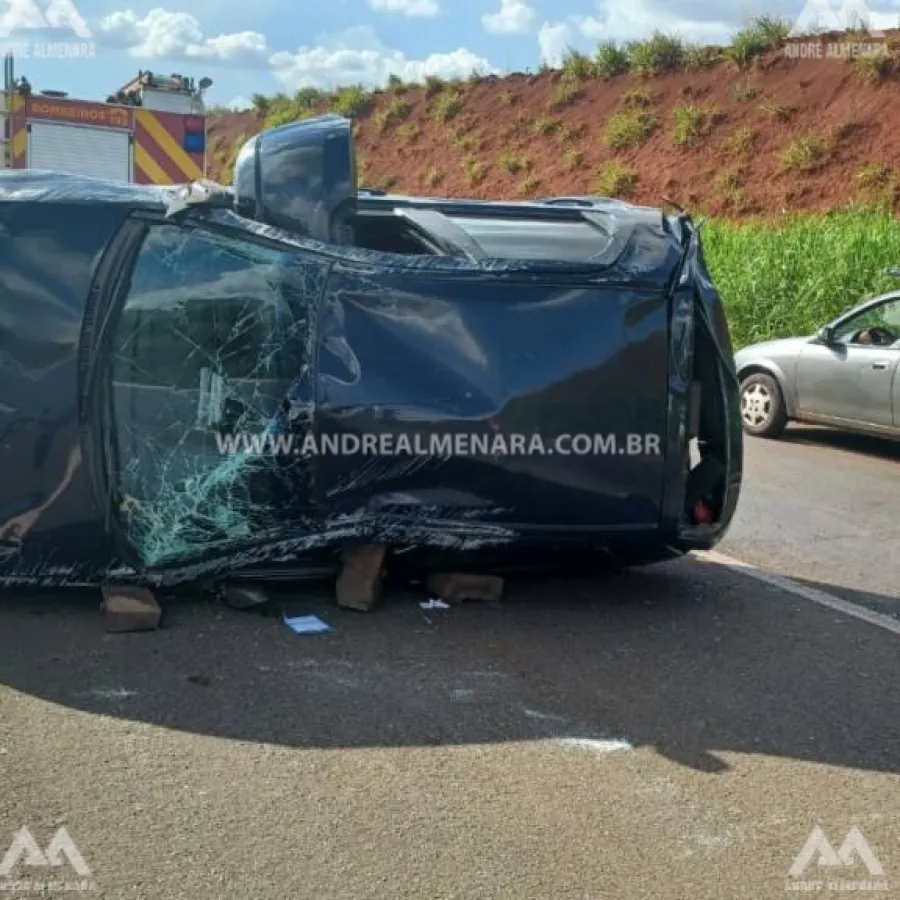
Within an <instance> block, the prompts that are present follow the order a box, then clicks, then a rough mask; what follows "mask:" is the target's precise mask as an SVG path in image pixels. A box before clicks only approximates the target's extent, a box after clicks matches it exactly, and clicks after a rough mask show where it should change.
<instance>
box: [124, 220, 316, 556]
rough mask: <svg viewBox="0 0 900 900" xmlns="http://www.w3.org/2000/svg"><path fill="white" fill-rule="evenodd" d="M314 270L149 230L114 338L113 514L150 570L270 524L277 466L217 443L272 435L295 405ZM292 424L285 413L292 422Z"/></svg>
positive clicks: (250, 246) (262, 249) (229, 243)
mask: <svg viewBox="0 0 900 900" xmlns="http://www.w3.org/2000/svg"><path fill="white" fill-rule="evenodd" d="M317 273H321V270H320V269H319V268H318V267H317V265H316V264H315V263H309V264H307V265H304V261H303V260H302V259H300V258H298V257H297V255H295V253H293V252H285V251H282V250H279V249H272V248H270V247H268V246H264V245H261V244H257V243H255V242H252V241H247V240H242V239H233V238H229V237H225V236H221V235H218V234H214V233H211V232H207V231H204V230H201V229H196V228H183V227H180V226H177V225H168V224H167V225H159V226H155V227H152V228H151V229H150V230H149V232H148V234H147V237H146V240H145V242H144V244H143V247H142V249H141V252H140V254H139V257H138V260H137V263H136V265H135V268H134V271H133V273H132V277H131V284H130V288H129V291H128V294H127V297H126V299H125V302H124V305H123V308H122V311H121V316H120V319H119V323H118V326H117V329H116V333H115V337H114V342H113V354H114V357H113V364H112V381H113V396H114V410H115V437H116V449H117V455H118V471H119V475H118V480H119V483H118V488H119V495H120V504H121V509H120V517H121V520H122V523H123V527H124V529H125V532H126V536H127V537H128V539H129V540H130V542H131V543H132V545H133V546H134V548H135V549H136V550H137V552H138V554H139V556H140V558H141V560H142V561H143V563H144V564H145V565H147V566H149V567H151V568H152V567H155V566H160V565H163V564H166V563H169V562H176V561H182V560H188V559H193V558H195V557H197V555H198V554H203V553H205V552H208V551H213V550H215V548H216V547H217V546H219V545H220V544H222V543H223V542H228V543H230V544H232V545H234V543H235V542H242V541H251V540H254V539H256V538H262V537H265V536H266V534H267V533H268V532H269V531H270V530H271V529H273V528H274V527H276V521H275V513H276V509H277V504H276V503H274V502H273V499H272V497H273V494H278V493H279V492H278V491H277V482H278V479H279V477H280V476H283V475H285V474H286V473H285V472H284V463H283V461H282V462H279V463H278V466H280V467H281V468H280V469H279V468H277V467H276V465H275V463H274V462H273V461H272V460H270V459H267V458H265V457H264V456H256V457H252V456H248V455H247V454H246V452H244V453H229V452H227V449H226V448H224V447H223V443H222V436H223V435H225V434H228V433H235V432H253V433H263V432H265V431H267V430H271V429H274V428H278V427H280V426H279V421H280V418H279V413H280V411H281V410H282V409H283V407H284V403H285V398H286V397H287V396H288V395H289V394H290V393H291V388H292V386H293V387H294V390H293V393H292V396H293V399H294V401H295V404H296V403H297V402H300V404H301V405H302V398H301V397H300V396H299V393H298V392H300V393H302V390H303V388H302V384H303V374H304V370H305V366H306V362H307V359H308V350H307V340H308V337H309V316H308V309H309V305H310V303H312V302H314V300H315V298H316V296H318V294H319V293H320V291H321V283H320V281H318V280H317V278H316V274H317ZM294 418H296V417H294Z"/></svg>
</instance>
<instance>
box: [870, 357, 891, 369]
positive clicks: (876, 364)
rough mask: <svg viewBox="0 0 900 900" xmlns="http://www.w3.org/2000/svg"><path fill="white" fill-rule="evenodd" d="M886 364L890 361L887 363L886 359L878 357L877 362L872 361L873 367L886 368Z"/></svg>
mask: <svg viewBox="0 0 900 900" xmlns="http://www.w3.org/2000/svg"><path fill="white" fill-rule="evenodd" d="M888 365H890V363H888V361H887V360H886V359H880V360H878V362H873V363H872V368H873V369H886V368H887V367H888Z"/></svg>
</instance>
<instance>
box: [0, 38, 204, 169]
mask: <svg viewBox="0 0 900 900" xmlns="http://www.w3.org/2000/svg"><path fill="white" fill-rule="evenodd" d="M211 84H212V81H211V80H210V79H209V78H203V79H201V80H200V82H199V84H195V83H194V81H193V79H190V78H184V77H182V76H181V75H177V74H176V75H170V76H161V75H158V74H155V73H153V72H146V71H140V72H138V75H137V77H136V78H134V79H133V80H132V81H130V82H129V83H128V84H126V85H124V86H123V87H122V88H120V89H119V90H118V91H116V92H115V93H114V94H110V95H109V96H108V97H107V99H106V102H105V103H94V102H91V101H88V100H74V99H72V98H70V97H69V96H68V94H66V93H65V92H63V91H53V90H44V91H34V90H33V88H32V86H31V84H30V83H29V82H28V81H27V79H25V78H17V77H16V72H15V60H14V58H13V55H12V54H7V55H6V58H5V66H4V89H3V96H2V98H0V117H2V125H3V129H2V135H3V153H2V163H0V167H2V168H10V169H49V170H53V171H56V172H72V173H74V174H78V175H91V176H94V177H97V178H106V179H112V180H115V181H124V182H134V183H137V184H184V183H187V182H190V181H195V180H197V179H199V178H203V177H205V175H206V110H205V106H204V102H203V93H204V91H205V90H206V89H207V88H208V87H209V86H210V85H211Z"/></svg>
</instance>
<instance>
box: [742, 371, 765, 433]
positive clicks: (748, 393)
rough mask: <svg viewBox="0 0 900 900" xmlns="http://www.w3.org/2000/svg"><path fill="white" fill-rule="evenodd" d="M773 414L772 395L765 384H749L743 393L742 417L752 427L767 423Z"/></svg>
mask: <svg viewBox="0 0 900 900" xmlns="http://www.w3.org/2000/svg"><path fill="white" fill-rule="evenodd" d="M771 415H772V395H771V394H770V393H769V390H768V388H767V387H766V386H765V385H764V384H759V382H756V383H754V384H749V385H747V387H746V388H745V389H744V391H743V392H742V393H741V418H742V419H743V420H744V423H745V424H747V425H749V426H750V427H751V428H760V427H761V426H763V425H765V424H766V422H767V421H768V420H769V418H770V417H771Z"/></svg>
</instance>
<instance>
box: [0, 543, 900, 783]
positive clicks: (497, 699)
mask: <svg viewBox="0 0 900 900" xmlns="http://www.w3.org/2000/svg"><path fill="white" fill-rule="evenodd" d="M303 590H304V591H305V593H304V594H303V595H291V594H284V595H280V597H279V601H280V603H282V604H283V605H284V607H285V608H287V609H289V611H291V612H301V611H302V612H305V613H316V614H318V615H320V616H321V617H322V618H324V619H326V620H327V621H328V622H329V623H330V624H331V625H332V626H334V629H335V630H334V632H333V633H332V634H330V635H326V636H318V637H298V636H296V635H294V634H293V633H291V632H290V631H289V630H288V629H287V628H286V627H285V626H284V625H283V624H282V622H281V621H280V618H279V617H278V616H269V617H266V616H262V615H259V614H257V613H235V612H231V611H229V610H226V609H224V608H222V607H220V606H218V605H216V604H214V603H212V602H206V601H199V600H196V601H189V602H181V603H179V604H177V605H176V606H175V607H174V608H173V609H172V611H171V613H170V616H169V620H168V626H167V627H166V628H165V629H164V630H162V631H160V632H158V633H155V634H144V635H117V636H108V635H104V634H103V632H102V622H101V620H100V617H99V614H98V612H97V605H96V597H92V596H89V597H88V598H87V599H88V600H89V602H79V601H77V600H75V599H68V600H66V599H60V598H59V596H57V597H55V598H46V597H45V598H24V597H23V598H10V599H9V600H8V601H4V603H3V604H2V605H0V683H2V684H3V685H5V686H7V687H8V688H12V689H14V690H16V691H19V692H24V693H26V694H30V695H34V696H36V697H39V698H41V699H43V700H46V701H49V702H52V703H55V704H61V705H63V706H66V707H69V708H71V709H74V710H81V711H84V712H88V713H95V714H103V715H107V716H115V717H120V718H124V719H128V720H133V721H138V722H145V723H152V724H154V725H157V726H162V727H164V728H169V729H178V730H181V731H188V732H194V733H199V734H204V735H215V736H219V737H224V738H231V739H236V740H241V741H253V742H267V743H272V744H279V745H287V746H296V747H332V748H336V747H366V746H368V747H375V746H423V745H438V744H443V745H446V744H471V743H493V742H505V741H531V740H541V739H552V738H587V739H598V740H603V739H616V740H627V741H629V742H631V744H632V745H634V746H642V745H643V746H651V747H653V748H655V749H656V750H657V751H658V752H660V753H661V754H664V755H665V756H667V757H669V758H670V759H672V760H676V761H678V762H680V763H682V764H684V765H685V766H690V767H691V768H693V769H696V770H700V771H704V772H710V773H715V772H720V771H723V770H725V769H727V768H728V763H727V761H726V759H725V758H723V754H725V753H728V752H739V753H753V754H766V755H770V756H780V757H789V758H793V759H800V760H808V761H812V762H818V763H827V764H830V765H837V766H850V767H854V768H860V769H870V770H881V771H891V772H897V771H900V747H898V745H897V743H896V727H897V722H898V720H900V699H898V693H897V692H896V691H895V690H893V689H892V686H893V681H894V679H895V675H896V661H897V642H898V638H897V637H896V636H894V635H892V634H889V633H886V632H883V631H880V630H879V629H877V628H874V627H872V626H871V625H868V624H865V623H860V622H856V621H854V620H851V619H848V618H846V617H842V616H840V615H839V614H838V613H834V612H832V611H830V610H827V609H823V608H821V607H818V606H816V605H815V604H812V603H808V602H806V601H803V600H800V599H799V598H796V597H793V596H791V595H787V594H783V593H781V592H779V591H778V590H776V589H774V588H770V587H768V586H766V585H763V584H760V583H758V582H755V581H752V580H750V579H748V578H747V577H746V576H745V575H743V574H740V573H735V572H732V571H730V570H728V569H725V568H722V567H717V566H713V565H708V564H701V563H699V562H696V561H693V560H685V561H681V562H679V563H674V564H666V565H662V566H658V567H654V568H649V569H645V570H639V571H634V572H629V573H622V574H616V575H612V574H611V575H605V576H603V577H602V578H600V579H596V578H595V579H571V578H570V579H561V580H552V581H548V580H542V581H534V580H532V581H521V582H514V583H512V584H510V586H509V590H508V596H507V598H506V599H505V600H504V601H503V602H502V603H499V604H495V605H480V604H472V605H466V606H463V607H461V608H455V609H453V610H451V611H449V612H445V613H428V614H427V615H426V614H425V613H423V611H422V610H421V609H420V608H419V606H418V602H417V601H418V600H420V599H422V597H420V596H417V595H402V594H394V595H392V596H391V597H390V598H389V601H388V603H387V605H386V606H384V607H383V608H382V609H381V610H379V611H378V612H377V613H374V614H371V615H360V614H352V613H344V612H340V611H338V610H337V609H335V608H334V607H333V606H332V605H331V600H330V598H329V596H328V593H327V591H326V590H324V589H321V588H304V589H303ZM7 702H9V701H8V700H7ZM0 710H2V693H0ZM153 739H154V740H162V739H163V738H160V737H159V735H156V736H155V737H154V738H153ZM162 746H163V745H161V752H164V750H163V749H162Z"/></svg>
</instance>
